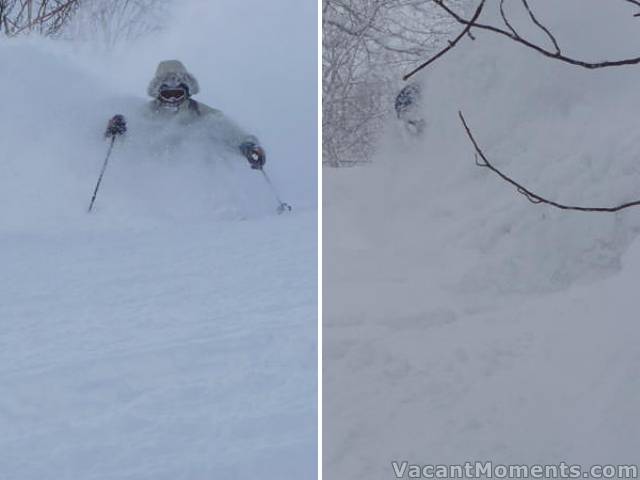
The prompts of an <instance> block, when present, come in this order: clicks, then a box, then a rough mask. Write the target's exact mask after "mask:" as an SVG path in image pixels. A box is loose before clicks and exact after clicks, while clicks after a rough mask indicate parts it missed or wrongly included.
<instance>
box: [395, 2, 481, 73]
mask: <svg viewBox="0 0 640 480" xmlns="http://www.w3.org/2000/svg"><path fill="white" fill-rule="evenodd" d="M485 2H486V0H481V1H480V5H478V8H477V9H476V11H475V13H474V14H473V17H471V21H470V22H469V23H468V24H467V26H466V27H465V28H464V30H462V32H460V34H459V35H458V36H457V37H456V38H454V39H453V40H451V41H450V42H449V45H447V46H446V47H445V48H443V49H442V50H440V51H439V52H438V53H436V54H435V55H434V56H433V57H431V58H430V59H429V60H427V61H426V62H424V63H423V64H422V65H420V66H418V67H416V68H414V69H413V70H411V71H410V72H409V73H407V74H406V75H405V76H404V77H402V79H403V80H405V81H406V80H408V79H410V78H411V77H412V76H414V75H415V74H416V73H418V72H419V71H420V70H422V69H423V68H426V67H427V66H429V65H431V64H432V63H433V62H435V61H436V60H437V59H439V58H440V57H442V56H444V55H445V54H446V53H447V52H448V51H449V50H451V49H452V48H454V47H455V46H456V45H457V44H458V42H459V41H460V40H462V38H463V37H464V36H465V35H466V34H468V33H469V30H471V27H472V26H473V25H474V23H475V21H476V20H477V19H478V17H479V16H480V14H481V13H482V9H483V8H484V4H485ZM436 3H437V0H436Z"/></svg>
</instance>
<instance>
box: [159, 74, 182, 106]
mask: <svg viewBox="0 0 640 480" xmlns="http://www.w3.org/2000/svg"><path fill="white" fill-rule="evenodd" d="M186 98H187V88H186V87H185V86H184V85H183V84H182V83H180V81H179V80H178V79H177V78H176V77H175V75H171V76H169V77H168V78H167V79H166V80H165V81H164V83H163V84H162V85H161V86H160V101H161V102H162V103H164V104H166V105H172V106H177V105H180V104H181V103H182V102H184V101H185V100H186Z"/></svg>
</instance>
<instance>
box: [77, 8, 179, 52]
mask: <svg viewBox="0 0 640 480" xmlns="http://www.w3.org/2000/svg"><path fill="white" fill-rule="evenodd" d="M168 4H169V1H168V0H82V4H81V8H80V9H79V11H78V12H77V15H76V17H75V18H74V21H73V22H71V25H69V27H68V29H67V35H68V36H69V37H71V38H74V39H80V40H85V41H89V40H90V41H94V42H97V43H98V44H101V45H103V46H104V47H105V48H107V49H109V50H110V49H113V48H114V47H116V46H117V45H124V44H126V43H128V42H130V41H134V40H137V39H139V38H141V37H143V36H145V35H148V34H150V33H153V32H156V31H159V30H161V29H162V28H163V26H164V23H165V20H164V19H165V18H166V15H165V14H166V12H167V8H168Z"/></svg>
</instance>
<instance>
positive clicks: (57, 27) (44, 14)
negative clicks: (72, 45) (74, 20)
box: [0, 0, 80, 37]
mask: <svg viewBox="0 0 640 480" xmlns="http://www.w3.org/2000/svg"><path fill="white" fill-rule="evenodd" d="M79 5H80V0H0V32H3V33H4V34H5V35H6V36H7V37H15V36H17V35H20V34H23V33H33V32H37V33H39V34H41V35H48V36H50V35H55V34H57V33H59V32H60V31H61V30H62V29H63V28H64V26H65V25H66V24H67V23H68V22H69V20H70V19H71V17H72V15H73V14H74V13H75V12H76V11H77V9H78V7H79Z"/></svg>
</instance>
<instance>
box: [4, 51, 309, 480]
mask: <svg viewBox="0 0 640 480" xmlns="http://www.w3.org/2000/svg"><path fill="white" fill-rule="evenodd" d="M270 41H271V40H269V41H268V42H267V43H269V42H270ZM176 50H179V49H176ZM138 53H140V52H138ZM177 53H179V52H177V51H171V52H169V54H172V55H175V54H177ZM160 55H161V53H160V52H158V51H154V52H153V55H152V56H153V57H155V58H156V60H155V61H157V60H162V59H164V58H165V57H164V56H162V57H161V56H160ZM150 56H151V55H150ZM169 58H171V57H169ZM104 60H105V62H107V63H105V64H104V65H100V60H99V59H96V58H94V59H93V60H90V59H87V58H86V57H84V56H83V55H80V54H76V53H74V52H73V49H70V48H68V47H65V46H62V45H60V44H52V43H48V42H44V41H39V40H20V41H17V40H16V41H11V42H3V43H0V64H1V65H2V66H3V67H2V68H1V69H0V90H2V92H3V101H2V108H1V109H0V265H1V272H2V273H1V274H0V385H1V386H0V432H1V433H0V479H3V480H4V479H8V480H18V479H20V480H31V479H33V480H36V479H38V480H41V479H45V478H56V479H69V480H75V479H79V478H83V479H154V480H156V479H167V480H169V479H172V480H173V479H178V478H179V479H194V480H195V479H204V478H229V479H244V478H250V477H255V478H265V479H276V478H283V475H284V476H285V477H288V476H291V477H292V478H294V477H295V478H313V477H314V475H315V472H316V377H317V375H316V368H317V366H316V331H317V314H316V308H317V298H316V297H317V293H316V288H317V280H316V278H317V268H316V258H317V256H316V253H317V245H316V244H317V241H316V238H317V228H316V223H317V215H316V213H315V207H314V201H315V179H314V174H313V172H315V163H314V162H313V161H311V162H309V161H308V160H309V158H308V156H307V158H305V161H307V163H306V165H303V164H302V163H301V162H300V158H297V157H293V156H291V155H289V152H290V150H289V149H295V150H296V151H297V152H299V151H300V143H299V142H304V140H305V137H304V135H307V134H306V133H304V132H306V131H307V129H308V130H310V131H311V133H309V136H315V125H313V124H308V125H304V124H301V125H300V127H299V129H298V132H303V133H304V135H299V136H298V137H297V138H294V139H293V140H292V141H291V142H290V143H289V144H285V143H284V140H283V136H280V135H279V133H277V132H276V127H275V124H277V123H278V121H279V120H280V115H281V114H282V115H283V117H284V116H285V114H284V113H282V112H276V111H272V119H271V120H272V122H271V124H270V125H267V126H266V127H265V126H264V124H261V122H260V120H259V119H263V120H264V119H265V118H266V112H257V115H256V116H255V118H254V120H253V121H251V118H250V115H248V114H247V113H246V112H245V114H244V118H241V119H240V121H241V123H243V125H245V126H246V128H247V129H250V130H251V129H257V130H258V134H259V135H260V137H261V139H262V141H263V144H264V145H265V147H266V149H267V151H268V152H269V153H271V152H274V153H277V155H274V157H273V158H272V157H270V158H269V161H268V164H267V169H268V171H269V173H271V174H272V177H273V179H274V182H275V184H276V186H277V187H278V188H279V190H280V192H281V194H282V196H283V197H284V199H285V200H287V201H290V202H291V203H293V205H294V207H296V208H295V209H294V211H293V212H292V213H291V214H289V215H282V216H278V215H276V214H275V207H276V206H277V204H276V203H275V200H274V198H273V196H272V194H271V191H270V190H269V189H268V187H267V185H266V183H265V182H264V179H263V178H262V177H261V176H260V175H259V173H258V172H256V171H254V170H251V169H250V168H249V167H248V164H247V162H246V160H245V159H244V158H242V157H241V156H240V155H236V154H233V155H232V154H229V153H224V152H220V151H218V150H216V149H215V148H210V146H209V145H207V144H205V143H203V142H201V141H200V140H199V139H197V138H189V141H187V142H184V141H182V143H180V140H181V139H183V138H184V137H181V138H178V139H176V138H173V137H172V135H173V136H174V137H175V136H176V135H175V132H170V131H164V130H162V131H158V130H153V129H150V128H149V125H148V124H145V122H144V118H143V117H142V116H141V115H140V110H141V108H142V106H143V105H144V102H146V101H147V99H145V98H144V87H145V85H144V82H143V81H142V73H140V72H139V71H136V70H135V69H131V70H130V71H126V70H123V72H126V73H127V74H128V73H129V72H130V73H131V78H129V80H126V79H124V80H123V79H121V83H120V84H116V83H115V82H114V80H113V77H110V76H109V75H107V74H105V72H107V71H108V70H109V69H112V73H113V68H114V67H115V66H116V65H117V64H118V62H119V61H120V62H122V59H118V58H114V57H110V58H107V57H105V59H104ZM147 61H149V59H148V58H146V57H145V62H147ZM151 63H152V61H149V64H151ZM194 63H195V65H194ZM205 63H206V62H205ZM188 66H190V67H191V68H192V69H193V70H195V71H196V72H198V63H197V62H192V64H191V65H188ZM153 68H155V66H152V67H151V68H150V69H149V71H148V72H146V74H147V75H148V76H147V77H146V78H147V79H150V78H151V76H152V74H153ZM200 68H201V69H202V65H201V66H200ZM200 71H202V70H200ZM98 74H100V75H98ZM311 78H312V80H313V77H311ZM135 82H138V83H140V85H139V86H140V87H141V88H140V89H139V95H137V90H133V89H132V88H127V84H133V83H135ZM201 82H202V85H203V86H207V82H206V81H202V80H201ZM270 85H271V86H272V87H273V86H274V85H275V79H272V80H271V83H270ZM309 88H310V90H312V91H314V86H313V85H310V86H309ZM286 90H287V87H286V86H285V85H284V83H283V84H282V86H281V88H280V89H278V90H275V91H274V92H273V96H274V97H276V98H278V97H279V96H280V95H285V96H286V95H288V93H287V92H286ZM123 92H124V93H123ZM227 110H228V109H227ZM258 110H259V109H258ZM114 113H124V114H125V115H126V116H127V118H128V119H129V132H128V134H127V138H126V139H124V140H120V139H119V140H118V141H117V142H116V145H115V147H114V150H113V155H112V158H111V162H110V164H109V167H108V169H107V172H106V175H105V178H104V181H103V184H102V188H101V190H100V193H99V195H98V199H97V203H96V208H95V211H94V212H93V213H92V214H90V215H88V214H87V213H86V209H87V206H88V203H89V199H90V197H91V193H92V191H93V187H94V185H95V182H96V179H97V176H98V173H99V171H100V167H101V166H102V162H103V159H104V155H105V153H106V151H107V146H108V143H107V142H106V141H105V140H104V138H103V137H102V135H103V132H104V129H105V126H106V121H107V120H108V118H109V117H110V116H111V115H113V114H114ZM228 113H230V114H231V116H232V117H233V116H234V111H233V109H232V110H231V111H229V112H228ZM289 113H291V112H289ZM306 115H307V113H306V112H304V114H303V115H302V116H303V117H305V116H306ZM242 116H243V115H240V117H242ZM298 118H300V117H298ZM289 121H291V118H282V122H283V125H286V124H287V122H289ZM274 132H275V133H274ZM181 133H182V134H187V133H188V132H181ZM175 140H178V141H177V142H176V141H175ZM297 142H298V143H297ZM164 147H166V148H164ZM301 170H304V171H305V172H306V173H305V174H303V175H299V173H300V171H301Z"/></svg>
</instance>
